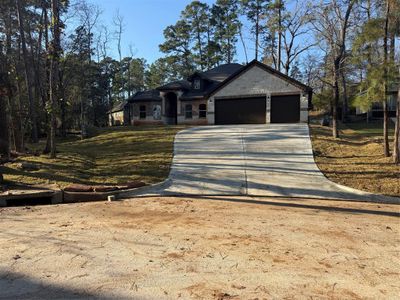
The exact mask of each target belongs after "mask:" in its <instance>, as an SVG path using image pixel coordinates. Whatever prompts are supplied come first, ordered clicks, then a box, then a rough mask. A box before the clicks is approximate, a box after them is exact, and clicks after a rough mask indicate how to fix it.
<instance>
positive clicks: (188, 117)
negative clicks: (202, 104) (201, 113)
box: [185, 104, 193, 119]
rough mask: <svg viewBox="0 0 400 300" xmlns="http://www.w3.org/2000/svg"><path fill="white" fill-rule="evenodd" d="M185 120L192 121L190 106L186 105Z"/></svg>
mask: <svg viewBox="0 0 400 300" xmlns="http://www.w3.org/2000/svg"><path fill="white" fill-rule="evenodd" d="M185 118H186V119H192V118H193V110H192V104H186V105H185Z"/></svg>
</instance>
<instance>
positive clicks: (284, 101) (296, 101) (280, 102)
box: [271, 95, 300, 123]
mask: <svg viewBox="0 0 400 300" xmlns="http://www.w3.org/2000/svg"><path fill="white" fill-rule="evenodd" d="M299 121H300V95H287V96H272V97H271V123H297V122H299Z"/></svg>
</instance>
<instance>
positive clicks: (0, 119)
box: [0, 43, 10, 175]
mask: <svg viewBox="0 0 400 300" xmlns="http://www.w3.org/2000/svg"><path fill="white" fill-rule="evenodd" d="M5 65H6V64H5V59H4V57H3V47H2V44H1V43H0V158H1V159H2V160H3V159H6V160H7V159H8V158H9V154H10V145H9V136H8V122H7V102H6V92H7V86H8V83H7V81H8V80H7V72H6V70H5V68H4V66H5ZM0 175H1V174H0Z"/></svg>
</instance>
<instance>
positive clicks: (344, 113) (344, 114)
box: [341, 70, 349, 123]
mask: <svg viewBox="0 0 400 300" xmlns="http://www.w3.org/2000/svg"><path fill="white" fill-rule="evenodd" d="M341 77H342V88H343V104H342V105H343V107H342V123H345V122H346V121H347V114H348V112H349V99H348V97H347V83H346V77H345V74H344V72H343V70H342V71H341Z"/></svg>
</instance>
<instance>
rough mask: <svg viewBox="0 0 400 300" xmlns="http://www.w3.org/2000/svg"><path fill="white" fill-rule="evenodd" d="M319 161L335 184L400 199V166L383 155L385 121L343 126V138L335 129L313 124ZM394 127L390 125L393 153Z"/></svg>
mask: <svg viewBox="0 0 400 300" xmlns="http://www.w3.org/2000/svg"><path fill="white" fill-rule="evenodd" d="M310 128H311V133H312V142H313V148H314V154H315V160H316V162H317V164H318V167H319V168H320V169H321V171H322V172H323V173H324V174H325V175H326V176H327V177H328V178H329V179H331V180H332V181H335V182H337V183H340V184H343V185H347V186H350V187H353V188H357V189H361V190H365V191H368V192H373V193H381V194H386V195H394V196H400V167H399V166H398V165H397V166H396V165H394V164H393V163H392V158H391V157H385V156H384V155H383V144H382V140H383V138H382V122H373V123H369V124H367V123H349V124H345V125H341V126H340V138H339V139H333V138H332V134H331V128H328V127H322V126H319V125H310ZM393 135H394V125H393V123H392V122H390V130H389V139H390V142H391V143H390V146H391V151H392V142H393Z"/></svg>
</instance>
